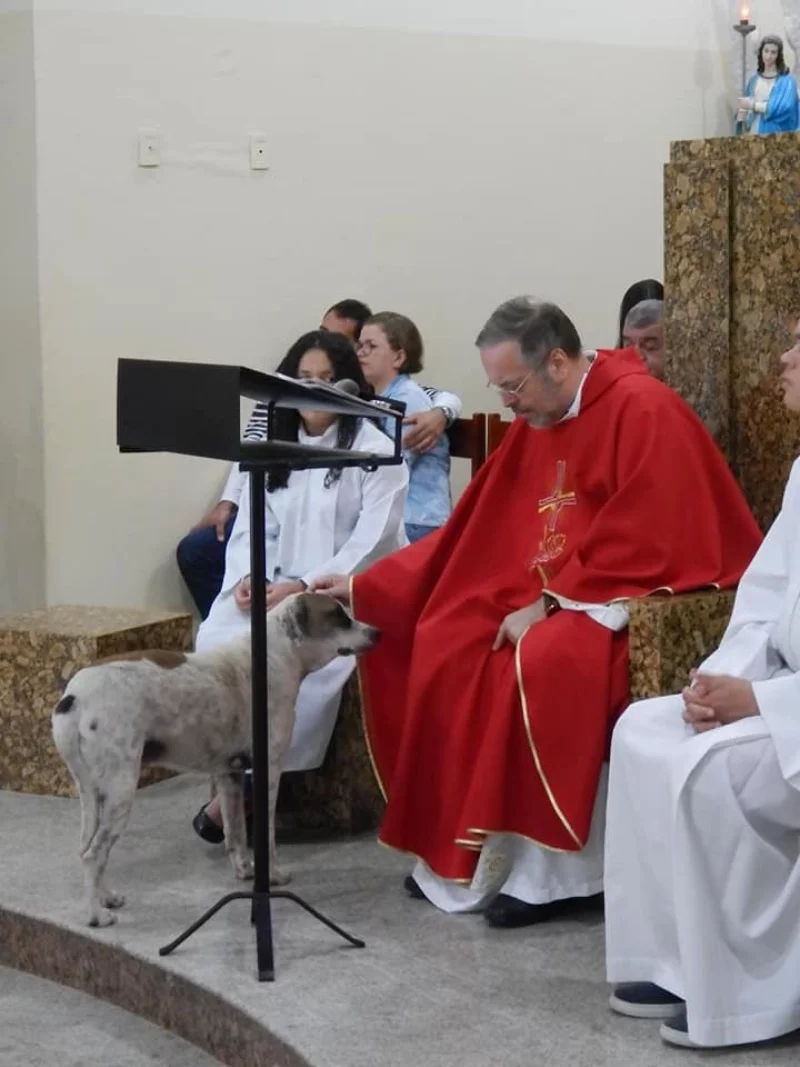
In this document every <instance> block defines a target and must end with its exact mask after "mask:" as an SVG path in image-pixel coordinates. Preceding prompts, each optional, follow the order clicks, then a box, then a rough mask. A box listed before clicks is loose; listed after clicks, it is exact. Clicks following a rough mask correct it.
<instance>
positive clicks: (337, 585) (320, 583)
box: [311, 574, 350, 604]
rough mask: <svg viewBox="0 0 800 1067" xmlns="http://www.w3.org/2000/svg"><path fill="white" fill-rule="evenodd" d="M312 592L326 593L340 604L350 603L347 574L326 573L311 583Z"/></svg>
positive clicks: (348, 577)
mask: <svg viewBox="0 0 800 1067" xmlns="http://www.w3.org/2000/svg"><path fill="white" fill-rule="evenodd" d="M311 592H312V593H327V595H328V596H332V597H333V598H334V599H335V600H339V601H341V602H342V604H349V603H350V576H349V575H347V574H326V575H325V577H324V578H317V580H316V581H315V582H312V583H311Z"/></svg>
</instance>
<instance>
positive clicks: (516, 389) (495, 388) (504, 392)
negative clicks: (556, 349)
mask: <svg viewBox="0 0 800 1067" xmlns="http://www.w3.org/2000/svg"><path fill="white" fill-rule="evenodd" d="M532 377H533V371H532V370H531V371H528V373H527V374H526V375H525V377H524V378H523V379H522V381H521V382H518V383H517V384H516V385H495V384H494V382H487V383H486V388H487V389H491V390H492V392H493V393H497V395H498V396H519V394H520V393H521V392H522V390H523V389H524V388H525V386H526V385H527V384H528V382H529V381H530V380H531V378H532Z"/></svg>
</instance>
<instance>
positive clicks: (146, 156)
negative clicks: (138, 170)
mask: <svg viewBox="0 0 800 1067" xmlns="http://www.w3.org/2000/svg"><path fill="white" fill-rule="evenodd" d="M138 162H139V166H140V167H160V166H161V137H160V136H159V133H158V130H139V149H138Z"/></svg>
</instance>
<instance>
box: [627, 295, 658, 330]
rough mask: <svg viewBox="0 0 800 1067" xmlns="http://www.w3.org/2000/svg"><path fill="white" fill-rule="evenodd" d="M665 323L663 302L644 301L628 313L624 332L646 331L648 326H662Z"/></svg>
mask: <svg viewBox="0 0 800 1067" xmlns="http://www.w3.org/2000/svg"><path fill="white" fill-rule="evenodd" d="M663 321H664V301H663V300H642V301H641V303H639V304H636V306H635V307H632V308H631V310H630V311H629V312H628V317H627V319H625V326H624V327H623V331H624V330H628V329H631V330H644V329H646V328H647V327H648V326H660V325H661V323H662V322H663Z"/></svg>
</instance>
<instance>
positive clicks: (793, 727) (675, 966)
mask: <svg viewBox="0 0 800 1067" xmlns="http://www.w3.org/2000/svg"><path fill="white" fill-rule="evenodd" d="M782 363H783V367H784V372H783V375H782V379H781V380H782V383H783V386H784V390H785V403H786V405H787V407H789V408H790V409H791V410H794V411H800V323H798V327H797V334H796V344H795V346H794V348H792V349H791V351H790V352H787V353H786V355H785V356H784V357H783V360H782ZM605 894H606V896H605V903H606V953H607V955H606V959H607V973H608V979H609V981H610V982H612V983H624V984H621V985H618V986H617V988H616V989H615V990H614V993H613V995H612V997H611V1007H612V1008H613V1009H614V1010H615V1011H617V1012H619V1013H620V1014H623V1015H628V1016H633V1017H636V1018H649V1019H664V1020H665V1021H664V1023H663V1024H662V1026H661V1036H662V1038H663V1039H664V1040H665V1041H667V1042H669V1043H671V1044H674V1045H679V1046H684V1047H698V1046H700V1047H721V1046H728V1045H738V1044H746V1043H750V1042H758V1041H765V1040H769V1039H771V1038H775V1037H778V1036H780V1035H782V1034H786V1033H789V1032H791V1031H793V1030H796V1029H798V1028H800V460H798V461H796V462H795V464H794V466H793V468H792V472H791V476H790V478H789V483H788V486H787V489H786V494H785V496H784V501H783V508H782V510H781V513H780V515H779V516H778V518H777V519H776V521H775V524H774V525H773V527H772V529H771V530H770V532H769V534H768V535H767V538H766V540H765V541H764V543H763V545H762V547H761V549H760V550H759V552H758V553H757V555H756V557H755V558H754V560H753V562H752V564H751V565H750V567H749V569H748V571H747V572H746V574H745V575H744V577H743V578H742V581H741V584H740V586H739V590H738V593H737V596H736V604H735V607H734V611H733V616H732V618H731V622H730V625H729V627H728V630H727V632H726V634H725V637H724V639H723V641H722V644H721V645H720V647H719V649H718V650H717V651H716V652H715V653H714V654H713V655H712V656H711V657H710V658H709V659H708V660H707V661H706V662H705V663H704V664H703V665H702V667H701V668H700V670H699V671H698V672H697V674H696V675H695V676H694V677H693V680H692V683H691V685H690V687H689V688H687V689H686V690H684V693H683V695H682V696H672V697H663V698H659V699H656V700H649V701H644V702H642V703H639V704H634V705H633V706H632V707H631V708H630V709H629V710H628V711H627V712H626V713H625V715H623V717H622V718H621V719H620V721H619V723H618V724H617V727H616V730H615V732H614V736H613V741H612V749H611V769H610V783H609V796H608V809H607V830H606V860H605Z"/></svg>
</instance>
